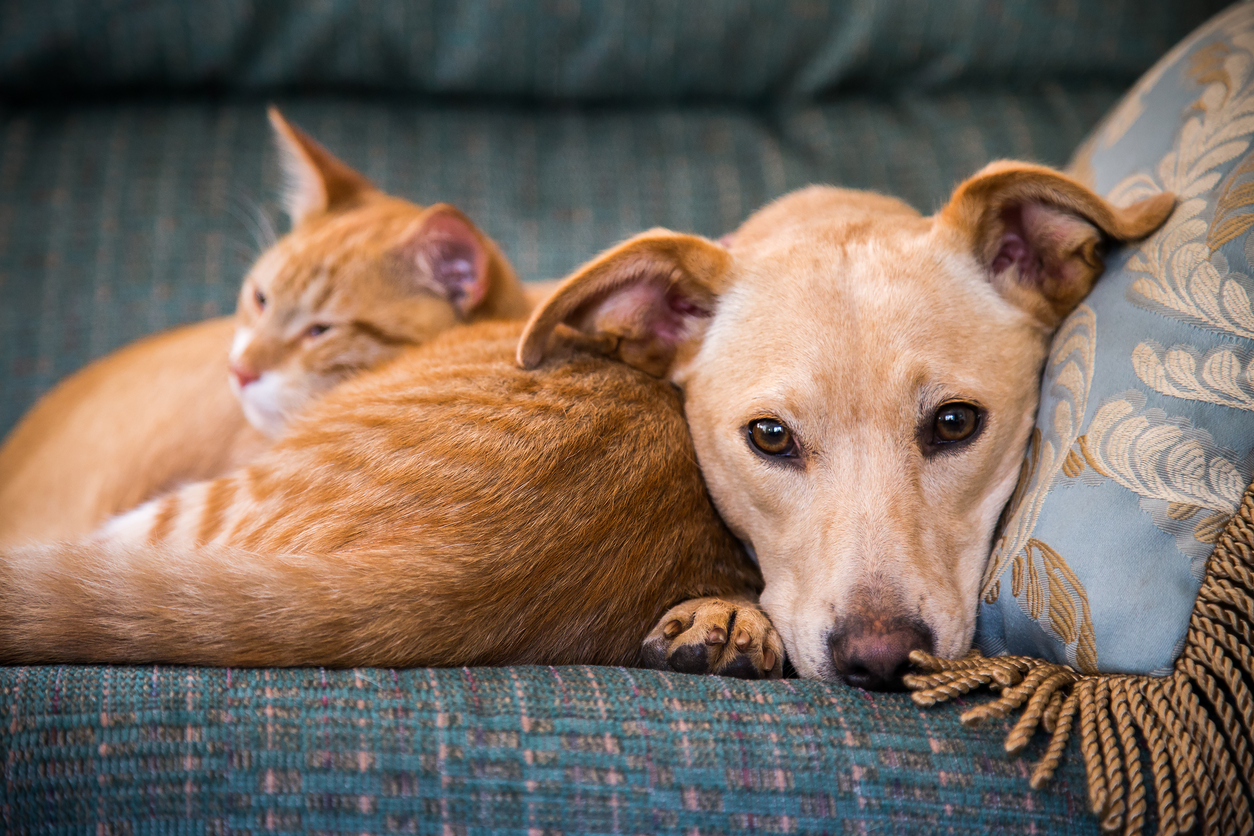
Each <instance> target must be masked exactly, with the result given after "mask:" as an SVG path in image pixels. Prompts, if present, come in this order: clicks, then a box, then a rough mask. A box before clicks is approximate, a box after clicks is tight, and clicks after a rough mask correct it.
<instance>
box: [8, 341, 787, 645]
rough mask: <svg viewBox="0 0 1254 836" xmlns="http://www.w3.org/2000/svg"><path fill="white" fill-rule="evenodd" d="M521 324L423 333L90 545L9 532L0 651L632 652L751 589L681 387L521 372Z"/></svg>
mask: <svg viewBox="0 0 1254 836" xmlns="http://www.w3.org/2000/svg"><path fill="white" fill-rule="evenodd" d="M520 332H521V325H508V324H483V325H479V326H472V327H468V328H465V329H459V330H458V331H457V332H451V333H449V334H447V335H445V336H444V337H442V338H440V339H438V340H436V341H434V342H433V343H431V344H430V345H429V346H426V347H423V348H416V349H410V350H407V351H406V352H404V353H402V355H401V356H400V357H399V358H398V359H397V360H396V361H394V362H393V363H392V364H390V365H389V366H388V367H387V368H385V369H381V370H379V371H377V372H370V373H366V374H364V375H363V376H361V377H360V378H358V379H357V380H355V381H353V382H350V383H346V384H345V385H343V386H341V387H339V388H338V389H336V390H335V391H334V392H332V393H330V394H329V395H328V396H327V397H326V398H325V399H323V400H322V401H321V402H320V403H319V404H317V405H315V406H314V407H312V408H311V410H310V412H309V413H308V415H307V416H306V417H303V418H299V419H297V420H296V421H295V423H294V425H293V427H292V429H291V432H290V433H289V434H288V435H287V436H285V438H284V439H283V440H281V441H280V442H279V443H278V444H277V446H276V447H275V448H274V449H273V450H271V451H270V452H268V453H266V454H264V455H263V456H262V457H261V458H259V459H258V460H257V461H256V462H254V463H253V464H251V465H249V466H248V467H246V468H244V469H242V470H239V471H236V472H234V473H232V474H229V475H227V476H225V477H222V478H220V479H218V480H216V481H213V482H210V483H200V484H197V485H192V486H188V487H187V488H184V489H183V490H181V491H179V492H178V493H174V494H171V495H169V496H168V497H166V498H164V499H159V500H155V501H153V502H151V503H148V504H146V505H144V506H141V507H140V508H139V509H136V510H135V511H132V512H130V513H129V514H126V515H123V516H122V517H119V518H117V519H115V520H113V521H112V522H111V523H110V524H109V525H108V526H107V527H106V529H105V530H104V531H103V532H102V534H100V535H99V536H98V538H97V539H96V540H92V541H86V542H82V543H79V544H78V545H75V546H60V547H27V548H25V549H12V548H11V549H8V550H0V613H3V615H2V616H0V662H24V661H36V660H38V661H63V662H140V661H163V662H178V663H189V664H220V665H297V664H318V665H462V664H465V665H472V664H500V663H506V662H512V663H537V664H561V663H572V662H586V663H597V664H631V663H635V662H637V661H639V658H640V652H641V642H642V640H643V639H644V638H645V636H646V634H647V633H648V632H649V629H650V628H651V627H652V626H653V625H654V623H655V622H656V621H657V619H658V618H659V616H660V615H661V614H662V613H663V612H664V611H665V610H666V609H667V608H668V607H670V606H672V605H674V604H676V603H678V602H680V601H682V600H684V599H686V598H694V597H701V596H726V595H733V594H736V593H740V592H743V591H747V592H749V593H753V592H755V591H756V590H757V588H758V586H759V581H758V576H757V573H756V571H755V570H754V568H753V567H752V565H751V564H749V563H748V561H747V560H746V559H745V557H744V554H743V551H742V550H741V548H740V546H739V544H738V543H737V542H736V541H735V539H734V538H733V537H732V536H731V534H730V533H729V532H728V531H727V530H726V528H725V527H724V526H723V524H722V523H721V521H720V520H719V519H718V516H717V514H716V513H715V511H714V510H713V508H712V506H711V505H710V501H709V498H708V495H707V494H706V491H705V487H704V484H703V483H702V481H701V477H700V472H699V470H698V468H697V466H696V463H695V458H694V455H693V451H692V446H691V441H690V439H689V436H688V433H687V430H686V427H685V424H684V419H683V413H682V410H681V408H680V403H679V396H678V393H677V392H676V391H675V390H674V388H673V387H671V386H670V385H669V384H667V383H666V382H664V381H661V380H658V379H656V378H653V377H650V376H648V375H645V374H643V373H641V372H638V371H636V370H634V369H631V368H629V367H628V366H626V365H623V364H621V363H615V362H612V361H610V360H607V359H605V358H603V357H601V356H599V355H595V354H589V353H586V352H583V351H581V350H579V349H575V348H563V349H559V350H558V351H557V352H555V354H554V356H553V358H552V359H551V361H550V362H549V363H547V364H545V365H543V366H541V367H540V368H538V369H536V370H534V371H525V370H522V369H520V368H518V367H517V366H516V365H515V364H514V363H513V355H514V351H515V347H516V344H517V341H518V336H519V334H520ZM154 541H156V542H154ZM757 629H759V630H761V629H765V628H764V627H763V626H762V625H758V627H757ZM742 633H743V631H737V630H735V629H734V628H733V629H732V630H731V638H732V642H733V645H734V644H735V643H736V642H737V641H741V640H744V641H745V643H746V644H747V643H748V639H747V638H745V636H744V635H742ZM772 652H778V651H772ZM768 658H769V657H768ZM769 660H770V661H771V662H773V663H774V662H775V660H774V659H773V658H770V659H769ZM772 666H775V665H772Z"/></svg>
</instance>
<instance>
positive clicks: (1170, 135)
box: [976, 3, 1254, 675]
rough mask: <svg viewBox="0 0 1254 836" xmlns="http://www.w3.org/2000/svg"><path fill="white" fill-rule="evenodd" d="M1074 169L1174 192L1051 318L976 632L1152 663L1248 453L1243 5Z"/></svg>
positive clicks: (1107, 129) (1157, 667)
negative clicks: (1035, 398)
mask: <svg viewBox="0 0 1254 836" xmlns="http://www.w3.org/2000/svg"><path fill="white" fill-rule="evenodd" d="M1072 173H1073V174H1075V176H1077V177H1078V178H1079V179H1080V180H1082V181H1085V182H1087V183H1088V184H1089V185H1090V186H1092V187H1093V189H1094V190H1095V191H1096V192H1098V193H1099V194H1102V195H1105V196H1106V197H1107V198H1108V199H1109V200H1110V201H1111V202H1113V203H1115V204H1117V205H1127V204H1129V203H1132V202H1134V201H1136V200H1139V199H1141V198H1143V197H1147V196H1149V195H1151V194H1154V193H1156V192H1162V191H1169V192H1175V193H1176V195H1177V196H1178V200H1179V203H1178V205H1177V207H1176V210H1175V212H1174V213H1173V214H1172V216H1171V217H1170V218H1169V219H1168V221H1167V223H1166V224H1165V225H1164V226H1163V227H1162V228H1161V229H1160V230H1159V231H1158V232H1156V233H1155V234H1154V235H1153V236H1151V237H1150V238H1148V239H1146V240H1145V241H1143V242H1141V243H1140V244H1139V245H1136V246H1132V247H1127V248H1125V249H1123V250H1120V251H1118V252H1116V253H1112V254H1111V256H1110V257H1109V258H1108V259H1107V269H1106V272H1105V274H1104V275H1103V276H1102V278H1101V279H1100V280H1099V281H1098V283H1097V286H1096V288H1095V289H1094V291H1093V292H1092V294H1091V295H1090V296H1089V298H1088V299H1087V300H1086V301H1085V303H1084V304H1082V305H1081V306H1080V307H1079V308H1078V309H1077V310H1076V311H1075V312H1074V313H1073V314H1072V315H1071V316H1070V317H1069V318H1068V319H1067V320H1066V321H1065V322H1064V323H1063V325H1062V327H1061V328H1060V329H1059V331H1058V334H1057V336H1056V338H1055V340H1054V344H1053V348H1052V350H1051V354H1050V357H1049V359H1048V360H1047V362H1046V367H1045V372H1044V378H1043V380H1042V388H1041V405H1040V412H1039V414H1038V416H1037V421H1036V429H1035V431H1034V432H1033V436H1032V441H1031V444H1030V447H1029V449H1028V453H1027V458H1026V460H1025V462H1024V466H1023V470H1022V473H1021V476H1020V481H1019V486H1018V488H1017V489H1016V490H1015V493H1014V496H1013V497H1012V499H1011V502H1010V505H1009V506H1008V507H1007V509H1006V512H1005V515H1004V517H1003V521H1004V525H1003V528H1002V531H1001V534H1000V536H999V538H998V539H997V541H996V543H995V545H994V549H993V554H992V557H991V558H990V561H989V565H988V569H987V571H986V572H985V576H984V583H983V587H982V592H981V603H980V613H979V623H978V627H977V632H976V643H977V645H978V646H979V648H980V649H981V650H982V651H983V652H984V653H985V654H988V655H993V654H1007V653H1010V654H1016V655H1026V656H1036V657H1040V658H1044V659H1048V660H1050V661H1054V662H1059V663H1065V664H1069V665H1071V666H1072V667H1074V668H1076V669H1077V670H1079V671H1080V672H1082V673H1096V672H1105V673H1138V674H1157V675H1161V674H1166V673H1167V672H1169V670H1170V669H1171V666H1172V664H1173V662H1174V661H1175V658H1176V656H1177V655H1178V654H1179V652H1180V649H1181V647H1182V646H1183V642H1184V636H1185V631H1186V629H1187V627H1188V623H1189V617H1190V615H1191V614H1192V612H1193V605H1194V601H1195V598H1196V596H1197V591H1198V587H1199V586H1200V584H1201V581H1202V577H1203V575H1204V572H1205V564H1206V558H1207V556H1208V555H1209V554H1210V551H1211V549H1212V548H1213V546H1214V543H1215V541H1216V540H1217V539H1218V537H1219V535H1220V533H1221V532H1222V530H1223V528H1224V525H1225V523H1227V521H1228V519H1229V518H1230V517H1231V516H1232V515H1233V514H1234V513H1235V512H1236V510H1237V508H1238V505H1239V504H1240V502H1241V498H1242V495H1243V493H1244V491H1245V488H1246V486H1247V485H1248V484H1249V482H1250V477H1251V469H1252V465H1254V301H1252V300H1254V279H1251V275H1252V273H1254V236H1251V235H1250V228H1251V227H1252V226H1254V4H1248V3H1247V4H1242V5H1238V6H1235V7H1232V8H1230V9H1228V10H1227V11H1225V12H1223V13H1222V14H1220V15H1219V16H1218V17H1216V18H1214V19H1213V20H1212V21H1210V22H1209V23H1207V24H1206V25H1204V26H1203V27H1202V28H1201V29H1199V30H1198V31H1196V32H1194V33H1193V34H1192V35H1190V36H1189V37H1188V38H1186V39H1185V40H1184V41H1183V42H1182V43H1181V44H1180V45H1179V46H1177V47H1176V48H1175V49H1174V50H1173V51H1172V52H1171V53H1169V54H1168V55H1167V56H1166V57H1165V58H1163V59H1162V60H1161V61H1160V62H1159V63H1158V64H1157V65H1156V66H1155V67H1154V68H1153V69H1152V70H1150V71H1149V72H1148V73H1147V74H1146V75H1145V77H1144V78H1143V79H1142V80H1141V81H1140V82H1139V83H1138V84H1137V86H1136V87H1134V88H1133V89H1132V91H1131V92H1130V93H1129V94H1128V95H1127V96H1126V97H1125V98H1124V99H1123V101H1122V102H1121V103H1120V104H1119V105H1118V106H1117V107H1116V108H1115V109H1114V110H1113V111H1112V112H1111V113H1110V114H1109V115H1108V116H1107V118H1106V119H1105V121H1104V122H1103V123H1102V124H1101V125H1100V126H1099V127H1098V128H1097V130H1096V131H1095V132H1094V134H1093V135H1092V136H1091V137H1090V138H1089V140H1088V141H1087V142H1086V143H1085V145H1084V146H1083V147H1082V148H1081V149H1080V151H1079V152H1078V154H1077V156H1076V158H1075V160H1074V161H1073V162H1072Z"/></svg>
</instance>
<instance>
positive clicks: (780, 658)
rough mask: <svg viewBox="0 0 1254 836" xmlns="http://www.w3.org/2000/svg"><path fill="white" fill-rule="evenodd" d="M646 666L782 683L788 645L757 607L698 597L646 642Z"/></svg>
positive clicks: (661, 623) (670, 613)
mask: <svg viewBox="0 0 1254 836" xmlns="http://www.w3.org/2000/svg"><path fill="white" fill-rule="evenodd" d="M640 656H641V660H642V662H643V664H644V666H645V667H647V668H653V669H655V670H661V671H677V672H679V673H712V674H718V675H719V676H734V677H736V678H738V679H779V677H780V674H781V673H782V672H783V668H784V644H783V642H782V641H781V640H780V638H779V634H778V633H776V632H775V628H774V627H772V626H771V620H770V619H769V618H767V617H766V614H765V613H764V612H762V610H760V609H758V606H757V604H753V603H750V602H748V601H732V600H728V599H726V598H693V599H691V600H689V601H684V602H683V603H682V604H678V605H677V606H674V607H672V608H671V609H670V610H669V611H667V613H666V614H665V615H663V616H662V620H661V621H659V622H658V623H657V626H656V627H654V628H653V632H651V633H649V635H648V636H647V637H646V638H645V640H644V646H643V647H642V648H641V653H640Z"/></svg>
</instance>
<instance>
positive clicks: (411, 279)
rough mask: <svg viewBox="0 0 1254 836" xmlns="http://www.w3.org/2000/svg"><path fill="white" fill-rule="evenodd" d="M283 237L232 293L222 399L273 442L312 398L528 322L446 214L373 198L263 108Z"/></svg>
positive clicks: (468, 234) (493, 251) (490, 247)
mask: <svg viewBox="0 0 1254 836" xmlns="http://www.w3.org/2000/svg"><path fill="white" fill-rule="evenodd" d="M270 122H271V124H272V125H273V126H274V131H275V136H276V139H277V141H278V146H279V151H280V156H281V158H282V160H283V167H284V171H285V173H286V175H287V178H288V189H287V193H286V195H285V203H286V209H287V212H288V214H289V215H290V216H291V219H292V231H291V232H290V233H288V234H287V235H285V236H284V237H283V238H281V239H280V240H279V241H278V242H277V243H276V244H275V245H274V246H272V247H270V248H269V249H268V250H267V251H266V252H264V253H262V255H261V257H260V258H259V259H257V262H256V264H254V265H253V267H252V269H251V270H250V271H249V272H248V275H247V277H245V279H244V284H243V286H242V287H241V288H240V295H239V304H238V308H237V312H236V320H237V325H236V331H235V340H234V343H233V344H232V346H231V353H230V383H231V388H232V390H233V391H234V392H235V394H236V396H237V397H238V398H239V400H240V403H241V404H242V406H243V408H244V414H245V415H246V416H247V417H248V420H249V422H250V423H252V424H253V425H254V426H255V427H257V429H259V430H261V431H262V432H264V433H266V434H268V435H271V436H275V435H278V434H279V433H280V432H281V431H282V430H283V429H284V427H285V426H286V423H287V421H288V419H290V418H291V417H292V416H294V415H295V414H296V413H298V412H300V411H301V410H302V409H303V408H304V406H305V405H306V404H307V403H308V402H309V401H310V400H311V399H312V398H314V397H315V396H317V395H319V394H321V393H322V392H324V391H326V390H327V389H329V388H330V387H332V386H334V385H335V384H336V383H339V382H340V381H342V380H344V379H346V378H348V377H350V376H352V375H353V374H355V373H356V372H359V371H361V370H363V369H367V368H370V367H373V366H377V365H379V364H380V363H382V362H384V361H386V360H389V359H391V358H392V357H393V356H395V355H396V354H397V353H398V352H399V351H400V350H401V349H402V348H404V347H405V346H410V345H419V344H421V343H424V342H426V341H428V340H430V339H431V338H432V337H434V336H436V335H438V334H440V333H441V332H443V331H446V330H448V329H449V328H451V327H452V326H454V325H457V324H459V323H463V322H473V321H478V320H483V319H514V318H521V317H524V316H526V314H527V312H528V308H529V305H528V303H527V301H526V298H525V296H524V294H523V288H522V285H521V284H520V282H519V281H518V277H517V276H516V275H515V274H514V271H513V268H511V267H510V264H509V262H508V261H506V259H505V257H504V256H503V255H502V254H501V253H500V251H499V250H498V249H497V247H496V245H495V244H494V243H493V242H492V241H491V240H490V239H489V238H488V237H487V236H485V235H484V234H483V233H482V232H480V231H479V230H478V229H476V228H475V226H474V224H472V223H471V222H470V220H469V219H468V218H467V217H466V216H465V215H463V214H462V213H461V212H459V211H458V210H457V209H455V208H453V207H452V206H449V205H448V204H436V205H434V206H427V207H423V206H418V205H416V204H413V203H410V202H408V201H405V200H401V199H399V198H395V197H391V196H389V195H386V194H384V193H383V192H381V191H379V190H378V189H377V188H375V187H374V186H373V185H372V184H371V183H370V181H369V180H367V179H366V178H365V177H364V176H363V175H362V174H360V173H358V172H356V171H354V170H353V169H351V168H349V167H348V166H347V165H345V164H344V163H343V162H341V161H340V160H338V159H336V158H335V157H334V156H333V155H332V154H331V153H330V152H328V151H327V150H326V149H325V148H323V147H322V146H321V145H319V144H318V143H317V142H315V141H314V140H313V139H312V138H310V137H309V136H308V135H306V134H305V133H303V132H302V131H300V130H299V129H298V128H296V127H295V126H293V125H291V124H289V123H288V122H287V121H286V120H285V119H284V118H283V117H282V116H281V115H280V114H279V112H278V111H277V110H275V109H274V108H271V109H270Z"/></svg>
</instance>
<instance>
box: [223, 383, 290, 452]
mask: <svg viewBox="0 0 1254 836" xmlns="http://www.w3.org/2000/svg"><path fill="white" fill-rule="evenodd" d="M231 389H232V390H233V391H234V392H235V397H237V398H238V399H239V402H240V406H241V407H242V408H243V410H244V417H245V418H247V419H248V423H250V424H252V425H253V426H254V427H256V428H257V429H258V430H259V431H260V432H262V433H264V434H265V435H267V436H269V437H270V438H278V437H279V436H280V435H281V434H282V433H283V431H284V430H285V429H287V419H288V416H289V415H290V414H291V412H292V409H291V406H292V405H291V404H288V403H287V401H290V400H293V398H292V393H291V392H289V391H287V387H285V386H284V385H283V379H282V377H281V376H280V375H278V374H276V373H274V372H263V373H262V375H261V377H259V378H257V379H256V380H254V381H253V382H252V383H250V384H248V385H247V386H243V387H241V386H239V385H238V384H236V383H235V381H231Z"/></svg>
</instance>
